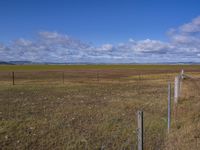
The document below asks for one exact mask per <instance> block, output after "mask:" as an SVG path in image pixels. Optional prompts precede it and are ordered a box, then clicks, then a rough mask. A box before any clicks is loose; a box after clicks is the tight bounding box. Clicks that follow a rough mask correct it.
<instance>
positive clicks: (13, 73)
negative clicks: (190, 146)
mask: <svg viewBox="0 0 200 150" xmlns="http://www.w3.org/2000/svg"><path fill="white" fill-rule="evenodd" d="M12 84H13V85H15V72H12Z"/></svg>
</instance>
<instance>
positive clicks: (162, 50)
mask: <svg viewBox="0 0 200 150" xmlns="http://www.w3.org/2000/svg"><path fill="white" fill-rule="evenodd" d="M167 35H168V37H169V41H168V42H163V41H159V40H153V39H145V40H138V41H136V40H134V39H129V40H128V41H127V42H122V43H119V44H115V45H113V44H110V43H105V44H103V45H101V46H98V47H97V46H94V45H92V44H89V43H86V42H83V41H81V40H78V39H75V38H72V37H70V36H68V35H65V34H61V33H58V32H49V31H44V32H39V33H38V34H37V38H36V39H34V40H28V39H24V38H20V39H17V40H15V41H12V42H11V43H10V44H7V45H6V44H3V43H0V60H1V61H19V60H20V61H34V62H60V63H74V62H91V63H92V62H93V63H133V62H136V63H154V62H190V61H193V62H200V61H199V58H200V16H199V17H197V18H194V19H193V20H192V21H191V22H189V23H186V24H183V25H181V26H179V27H177V28H171V29H169V31H168V34H167Z"/></svg>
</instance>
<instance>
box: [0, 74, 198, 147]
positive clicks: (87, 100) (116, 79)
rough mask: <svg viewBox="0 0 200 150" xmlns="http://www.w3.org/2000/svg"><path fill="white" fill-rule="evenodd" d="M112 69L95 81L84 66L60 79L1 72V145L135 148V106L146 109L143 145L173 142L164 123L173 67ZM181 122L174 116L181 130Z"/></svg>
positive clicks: (157, 145)
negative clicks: (14, 78)
mask: <svg viewBox="0 0 200 150" xmlns="http://www.w3.org/2000/svg"><path fill="white" fill-rule="evenodd" d="M101 72H104V70H101ZM89 73H90V72H89ZM92 73H94V72H92ZM104 73H105V72H104ZM114 73H115V71H113V70H110V73H109V75H108V74H102V76H101V77H103V78H100V81H97V80H96V72H95V77H94V78H92V79H90V78H85V76H84V75H87V74H88V71H86V72H85V73H82V74H79V70H78V71H77V72H76V71H75V72H73V73H72V74H70V76H68V78H67V79H66V80H65V83H64V84H62V78H61V76H60V74H51V76H49V75H47V74H45V75H47V76H46V79H45V80H43V78H42V77H40V78H35V79H34V78H33V77H34V76H33V77H32V78H24V74H18V76H17V79H18V80H17V83H18V84H16V85H15V86H12V85H11V83H10V80H9V79H10V78H8V79H7V80H4V78H1V81H0V82H1V83H4V84H1V86H0V147H1V148H2V149H69V150H77V149H78V150H79V149H81V150H82V149H86V150H87V149H88V150H94V149H109V150H110V149H111V150H112V149H113V150H116V149H136V147H137V136H136V125H137V122H136V121H137V120H136V112H137V110H143V111H144V118H145V120H144V126H145V133H144V134H145V140H144V141H145V144H144V146H145V149H148V150H155V149H164V147H165V146H173V143H171V140H170V139H172V138H169V139H167V134H166V132H167V131H166V127H167V83H168V81H170V82H173V81H174V73H169V71H166V76H165V75H164V72H162V73H161V74H160V72H158V73H157V74H155V73H154V72H152V73H154V74H153V75H152V74H151V72H149V71H148V73H149V75H147V72H146V71H144V74H145V75H142V76H141V77H139V75H138V74H137V72H136V74H135V76H134V75H133V74H132V73H134V72H133V71H132V72H131V73H130V72H127V73H126V72H124V71H123V70H122V71H121V72H120V70H119V72H118V74H117V75H115V74H114ZM141 73H143V72H140V74H141ZM150 74H151V75H150ZM45 75H44V77H45ZM72 75H73V76H76V78H74V77H73V76H72ZM81 75H82V76H81ZM92 75H94V74H92ZM121 75H122V76H121ZM196 75H198V74H197V73H196ZM83 76H84V77H83ZM4 77H6V76H4ZM70 77H71V78H70ZM57 78H59V79H57ZM5 79H6V78H5ZM41 81H42V83H41ZM38 83H40V84H38ZM49 83H51V84H49ZM52 83H53V84H52ZM54 83H56V84H54ZM185 88H187V86H185ZM189 97H190V96H189ZM194 99H195V98H194ZM185 101H186V102H185ZM186 103H190V102H189V101H187V100H183V101H182V103H181V104H180V106H182V105H183V106H185V105H186ZM191 107H192V104H191ZM195 108H196V107H195ZM197 108H199V107H197ZM183 110H184V109H183ZM183 118H185V117H183ZM185 124H186V123H185V122H183V121H182V120H180V121H179V122H178V125H179V126H180V127H181V128H180V129H181V130H182V129H184V128H183V125H185ZM188 130H189V129H188ZM178 131H180V130H178V129H177V124H174V125H173V127H172V132H171V134H170V135H169V136H172V137H176V135H178V134H180V133H178ZM184 131H185V130H184ZM177 138H178V137H177ZM189 143H190V142H188V144H189ZM191 143H192V142H191ZM178 144H180V143H178ZM166 148H169V149H170V148H171V147H166Z"/></svg>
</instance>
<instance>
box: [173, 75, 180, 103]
mask: <svg viewBox="0 0 200 150" xmlns="http://www.w3.org/2000/svg"><path fill="white" fill-rule="evenodd" d="M179 92H180V77H179V76H176V77H175V81H174V103H175V104H177V103H178V97H179Z"/></svg>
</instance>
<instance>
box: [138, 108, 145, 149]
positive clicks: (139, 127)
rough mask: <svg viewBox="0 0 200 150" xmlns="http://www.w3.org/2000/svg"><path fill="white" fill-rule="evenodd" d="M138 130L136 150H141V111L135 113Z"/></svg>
mask: <svg viewBox="0 0 200 150" xmlns="http://www.w3.org/2000/svg"><path fill="white" fill-rule="evenodd" d="M137 120H138V128H137V138H138V150H143V142H144V141H143V111H138V112H137Z"/></svg>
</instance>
